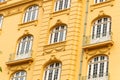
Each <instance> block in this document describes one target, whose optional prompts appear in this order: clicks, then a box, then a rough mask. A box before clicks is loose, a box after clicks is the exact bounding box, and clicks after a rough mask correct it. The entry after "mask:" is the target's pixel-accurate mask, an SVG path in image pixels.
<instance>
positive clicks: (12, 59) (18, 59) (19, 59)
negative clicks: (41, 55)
mask: <svg viewBox="0 0 120 80" xmlns="http://www.w3.org/2000/svg"><path fill="white" fill-rule="evenodd" d="M32 62H33V58H32V53H31V52H29V53H28V54H24V55H17V56H15V54H13V53H12V54H10V56H9V60H8V62H6V65H7V66H15V65H19V64H31V63H32Z"/></svg>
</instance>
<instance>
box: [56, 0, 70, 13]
mask: <svg viewBox="0 0 120 80" xmlns="http://www.w3.org/2000/svg"><path fill="white" fill-rule="evenodd" d="M67 8H70V0H56V2H55V8H54V11H60V10H64V9H67Z"/></svg>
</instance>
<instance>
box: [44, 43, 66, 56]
mask: <svg viewBox="0 0 120 80" xmlns="http://www.w3.org/2000/svg"><path fill="white" fill-rule="evenodd" d="M65 44H66V41H63V42H59V43H54V44H49V45H45V46H44V47H43V55H45V54H50V53H57V52H60V51H65Z"/></svg>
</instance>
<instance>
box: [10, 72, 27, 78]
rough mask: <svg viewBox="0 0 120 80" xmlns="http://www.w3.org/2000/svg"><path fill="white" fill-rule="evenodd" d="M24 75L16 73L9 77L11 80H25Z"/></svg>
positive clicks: (24, 73)
mask: <svg viewBox="0 0 120 80" xmlns="http://www.w3.org/2000/svg"><path fill="white" fill-rule="evenodd" d="M26 75H27V73H26V72H25V71H18V72H16V73H15V74H14V75H13V76H12V77H11V80H26Z"/></svg>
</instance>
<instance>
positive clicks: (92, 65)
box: [90, 64, 94, 78]
mask: <svg viewBox="0 0 120 80" xmlns="http://www.w3.org/2000/svg"><path fill="white" fill-rule="evenodd" d="M93 68H94V64H91V76H90V77H91V78H93Z"/></svg>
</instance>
